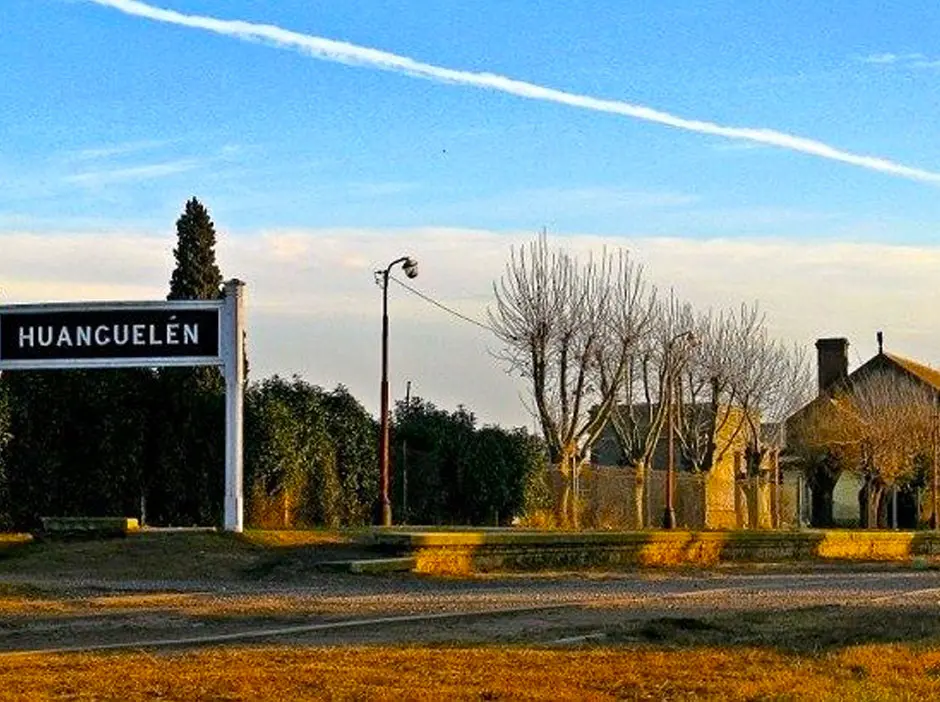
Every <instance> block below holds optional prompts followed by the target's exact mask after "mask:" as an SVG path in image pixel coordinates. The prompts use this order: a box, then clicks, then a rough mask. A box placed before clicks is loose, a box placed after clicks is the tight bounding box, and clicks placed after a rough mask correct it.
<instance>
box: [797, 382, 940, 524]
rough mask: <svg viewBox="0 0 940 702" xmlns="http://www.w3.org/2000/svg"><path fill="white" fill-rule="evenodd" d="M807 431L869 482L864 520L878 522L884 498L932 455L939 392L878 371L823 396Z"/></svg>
mask: <svg viewBox="0 0 940 702" xmlns="http://www.w3.org/2000/svg"><path fill="white" fill-rule="evenodd" d="M817 405H818V407H817V408H816V409H815V411H814V412H813V413H812V416H811V418H810V419H808V420H807V422H806V424H805V427H804V430H803V432H802V434H801V439H802V442H803V443H804V444H805V445H806V446H807V447H808V448H810V449H813V448H815V449H817V450H823V449H824V450H826V451H828V452H830V453H831V454H832V455H833V456H836V457H838V458H839V459H840V460H841V462H842V463H843V465H844V466H845V468H846V469H848V470H851V471H852V472H854V473H856V474H858V475H859V476H860V477H861V478H862V480H863V481H864V487H863V497H864V510H865V511H864V513H863V514H862V518H863V522H864V523H865V525H867V526H869V527H874V526H877V525H878V513H879V508H880V505H881V500H882V497H883V496H884V494H885V492H886V490H887V489H888V488H890V487H892V486H895V485H898V484H900V483H904V482H905V481H907V480H909V479H910V478H911V477H912V476H913V475H914V473H915V471H916V467H917V459H918V458H919V457H923V456H929V455H930V454H929V451H930V447H931V441H932V439H933V434H932V432H933V430H934V421H935V398H934V394H933V392H932V391H931V390H930V389H928V388H927V387H925V386H924V385H922V384H921V383H918V382H916V381H915V380H913V379H909V378H905V377H902V376H898V375H897V374H894V373H889V372H886V371H876V372H874V373H871V374H870V375H867V376H866V377H864V378H862V379H860V380H857V381H856V382H854V383H852V384H851V385H850V386H848V387H847V388H846V389H844V390H840V391H837V392H836V393H835V394H834V395H833V396H832V397H824V398H820V400H819V401H818V402H817Z"/></svg>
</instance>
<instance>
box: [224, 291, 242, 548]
mask: <svg viewBox="0 0 940 702" xmlns="http://www.w3.org/2000/svg"><path fill="white" fill-rule="evenodd" d="M222 360H223V366H222V368H223V370H224V373H225V514H224V519H223V521H222V524H223V526H224V527H225V530H226V531H234V532H241V530H242V526H243V525H242V520H243V514H244V511H245V497H244V494H243V489H242V483H243V482H244V452H243V441H244V435H245V431H244V423H243V421H242V419H243V416H244V408H245V284H244V283H243V282H242V281H240V280H230V281H228V282H227V283H226V284H225V300H224V305H223V307H222Z"/></svg>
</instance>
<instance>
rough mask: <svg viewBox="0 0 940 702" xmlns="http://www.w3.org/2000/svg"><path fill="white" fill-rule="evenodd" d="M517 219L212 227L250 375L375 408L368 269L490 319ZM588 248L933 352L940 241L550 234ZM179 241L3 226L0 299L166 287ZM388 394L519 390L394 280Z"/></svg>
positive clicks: (803, 334) (865, 348)
mask: <svg viewBox="0 0 940 702" xmlns="http://www.w3.org/2000/svg"><path fill="white" fill-rule="evenodd" d="M531 237H532V234H530V233H528V232H493V231H481V230H464V229H436V228H418V229H368V230H360V229H322V230H281V231H267V232H262V233H257V234H254V235H251V236H248V235H244V236H237V237H234V236H227V235H225V234H222V235H220V239H219V245H218V251H219V260H220V265H221V266H222V268H223V271H224V272H225V274H226V275H228V276H237V277H239V278H242V279H244V280H246V281H247V282H248V289H247V290H248V304H249V325H250V326H249V330H250V353H251V364H252V371H253V374H254V377H256V378H258V377H262V376H266V375H269V374H271V373H274V372H278V373H282V374H290V373H294V372H297V373H301V374H302V375H304V376H305V377H307V378H308V379H309V380H311V381H312V382H315V383H318V384H321V385H324V386H327V387H329V386H333V385H335V384H337V383H344V384H345V385H347V386H349V387H350V389H351V390H352V392H353V393H354V394H355V395H356V396H357V397H358V398H359V399H360V400H361V401H362V402H363V403H364V404H365V405H366V407H368V408H369V409H370V410H371V411H373V412H375V411H376V405H377V399H378V371H379V332H380V324H379V323H380V314H381V291H380V289H379V288H378V287H377V286H376V285H375V283H374V281H373V276H372V272H373V270H375V269H377V268H382V267H384V266H385V265H387V264H388V262H389V261H391V260H393V259H395V258H397V257H398V256H401V255H406V254H410V255H413V256H415V257H416V258H417V259H418V260H419V262H420V270H421V274H420V276H419V277H418V278H417V279H416V280H415V281H409V282H411V283H413V284H414V285H415V286H416V287H418V288H419V289H421V290H423V291H424V292H426V293H428V294H429V295H431V296H432V297H434V298H436V299H438V300H440V301H441V302H443V303H444V304H446V305H448V306H449V307H452V308H454V309H456V310H458V311H460V312H462V313H464V314H466V315H468V316H470V317H473V318H475V319H480V320H484V321H485V319H486V308H487V305H488V304H489V303H490V302H491V295H492V283H493V281H494V279H496V278H497V277H498V276H499V275H501V273H502V272H503V269H504V266H505V262H506V260H507V257H508V254H509V250H510V247H511V246H513V245H518V244H520V243H523V242H526V241H529V240H530V239H531ZM551 239H552V241H553V242H554V243H556V244H559V245H564V246H566V247H569V248H570V249H572V250H574V251H576V252H581V253H587V252H588V251H596V250H597V249H599V248H600V247H601V246H604V245H606V246H608V247H611V246H627V247H629V248H630V249H631V251H632V252H633V253H634V255H635V256H636V257H637V258H638V259H639V260H640V261H641V262H643V263H644V264H645V266H646V270H647V273H648V275H649V276H650V278H651V279H652V280H654V281H655V282H656V283H657V284H659V285H660V286H664V287H668V286H674V287H675V288H676V290H677V292H678V293H679V294H680V295H682V296H684V297H685V298H687V299H689V300H691V301H693V302H695V303H696V304H697V305H698V306H700V307H703V308H704V307H708V306H717V307H721V306H727V305H737V304H740V303H741V302H744V301H751V300H755V299H756V300H760V302H761V304H762V306H763V307H764V308H765V310H766V311H767V313H768V321H769V324H770V326H771V328H772V330H773V332H774V333H775V334H776V335H778V336H780V337H782V338H786V339H790V340H793V341H796V342H799V343H801V344H804V345H805V346H806V347H807V349H808V350H809V351H811V352H812V346H811V345H812V343H813V341H814V340H815V339H816V338H817V337H820V336H843V335H844V336H847V337H849V339H850V341H851V343H852V348H853V351H854V352H855V354H853V358H854V359H855V360H860V359H864V358H867V357H868V356H869V355H871V354H872V353H873V352H874V350H875V331H877V330H879V329H881V330H883V331H884V332H885V338H886V344H887V347H888V348H889V349H890V350H893V351H896V352H897V353H901V354H903V355H909V356H911V357H913V358H917V359H919V360H921V361H923V362H927V363H932V364H938V362H940V330H938V329H937V327H936V325H934V324H933V323H932V321H931V320H932V319H933V316H934V315H935V312H934V311H935V310H936V309H938V308H940V288H938V287H937V285H936V271H937V270H940V247H936V246H895V245H889V244H855V243H846V242H812V241H805V242H794V241H789V240H784V239H776V240H738V239H710V240H702V241H696V240H688V239H670V238H642V237H637V238H622V237H598V236H590V235H583V236H565V237H562V236H552V237H551ZM173 245H174V241H172V239H171V238H167V237H166V236H156V235H148V236H141V235H131V234H128V235H122V234H107V235H91V234H88V233H81V234H74V233H68V232H63V233H58V234H35V233H28V232H19V233H18V232H15V231H7V232H6V233H3V232H0V246H2V252H3V255H2V256H0V300H2V301H4V302H27V301H50V300H79V299H161V298H163V297H164V296H165V294H166V288H167V281H168V279H169V275H170V271H171V269H172V266H173V261H172V253H171V252H172V247H173ZM389 307H390V318H391V345H390V355H391V377H392V392H393V394H394V395H401V394H403V392H404V385H405V381H406V380H411V381H413V384H414V390H415V392H416V393H417V394H419V395H421V396H423V397H426V398H428V399H430V400H432V401H434V402H436V403H438V404H440V405H442V406H447V407H453V406H455V405H456V404H457V403H460V402H462V403H464V404H466V405H467V406H468V407H469V408H470V409H472V410H474V411H476V412H477V414H478V415H479V416H480V418H481V419H482V420H484V421H499V422H503V423H514V424H515V423H527V413H526V410H525V407H524V405H523V403H522V401H521V399H520V396H521V395H522V394H524V393H525V387H524V385H523V384H522V383H521V381H519V380H518V379H515V378H511V377H509V376H508V375H507V374H506V372H505V368H503V367H502V366H501V365H500V363H499V362H498V361H497V360H495V358H494V357H493V355H492V353H491V352H492V351H494V350H495V349H496V345H495V341H494V339H493V338H492V337H491V335H490V334H489V333H488V332H486V331H484V330H482V329H479V328H478V327H475V326H473V325H471V324H468V323H466V322H462V321H460V320H458V319H456V318H454V317H452V316H450V315H448V314H447V313H445V312H443V311H441V310H439V309H438V308H436V307H434V306H431V305H429V304H428V303H426V302H424V301H423V300H421V299H419V298H417V297H415V296H413V295H411V294H409V293H408V292H407V291H405V290H402V289H401V288H399V287H398V286H395V285H391V286H390V288H389Z"/></svg>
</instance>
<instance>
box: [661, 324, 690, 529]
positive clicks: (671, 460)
mask: <svg viewBox="0 0 940 702" xmlns="http://www.w3.org/2000/svg"><path fill="white" fill-rule="evenodd" d="M683 337H685V338H688V340H689V344H690V345H694V344H695V336H694V335H693V333H692V331H691V330H690V331H684V332H681V333H679V334H676V335H675V336H674V337H672V338H671V339H670V340H669V341H668V342H667V343H666V359H665V360H666V434H667V439H668V444H667V446H668V452H667V454H666V508H665V510H663V528H664V529H675V527H676V507H675V504H674V502H675V492H676V486H675V482H676V443H675V433H676V432H675V418H674V415H675V402H674V400H673V387H674V385H675V383H674V376H673V374H674V373H675V372H676V371H677V370H678V367H677V366H678V364H676V363H675V362H674V361H673V357H672V356H673V349H674V347H675V345H676V342H677V341H679V339H682V338H683Z"/></svg>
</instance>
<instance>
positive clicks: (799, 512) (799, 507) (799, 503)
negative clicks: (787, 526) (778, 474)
mask: <svg viewBox="0 0 940 702" xmlns="http://www.w3.org/2000/svg"><path fill="white" fill-rule="evenodd" d="M796 528H797V529H802V528H803V474H802V473H801V474H799V475H798V476H796Z"/></svg>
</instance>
